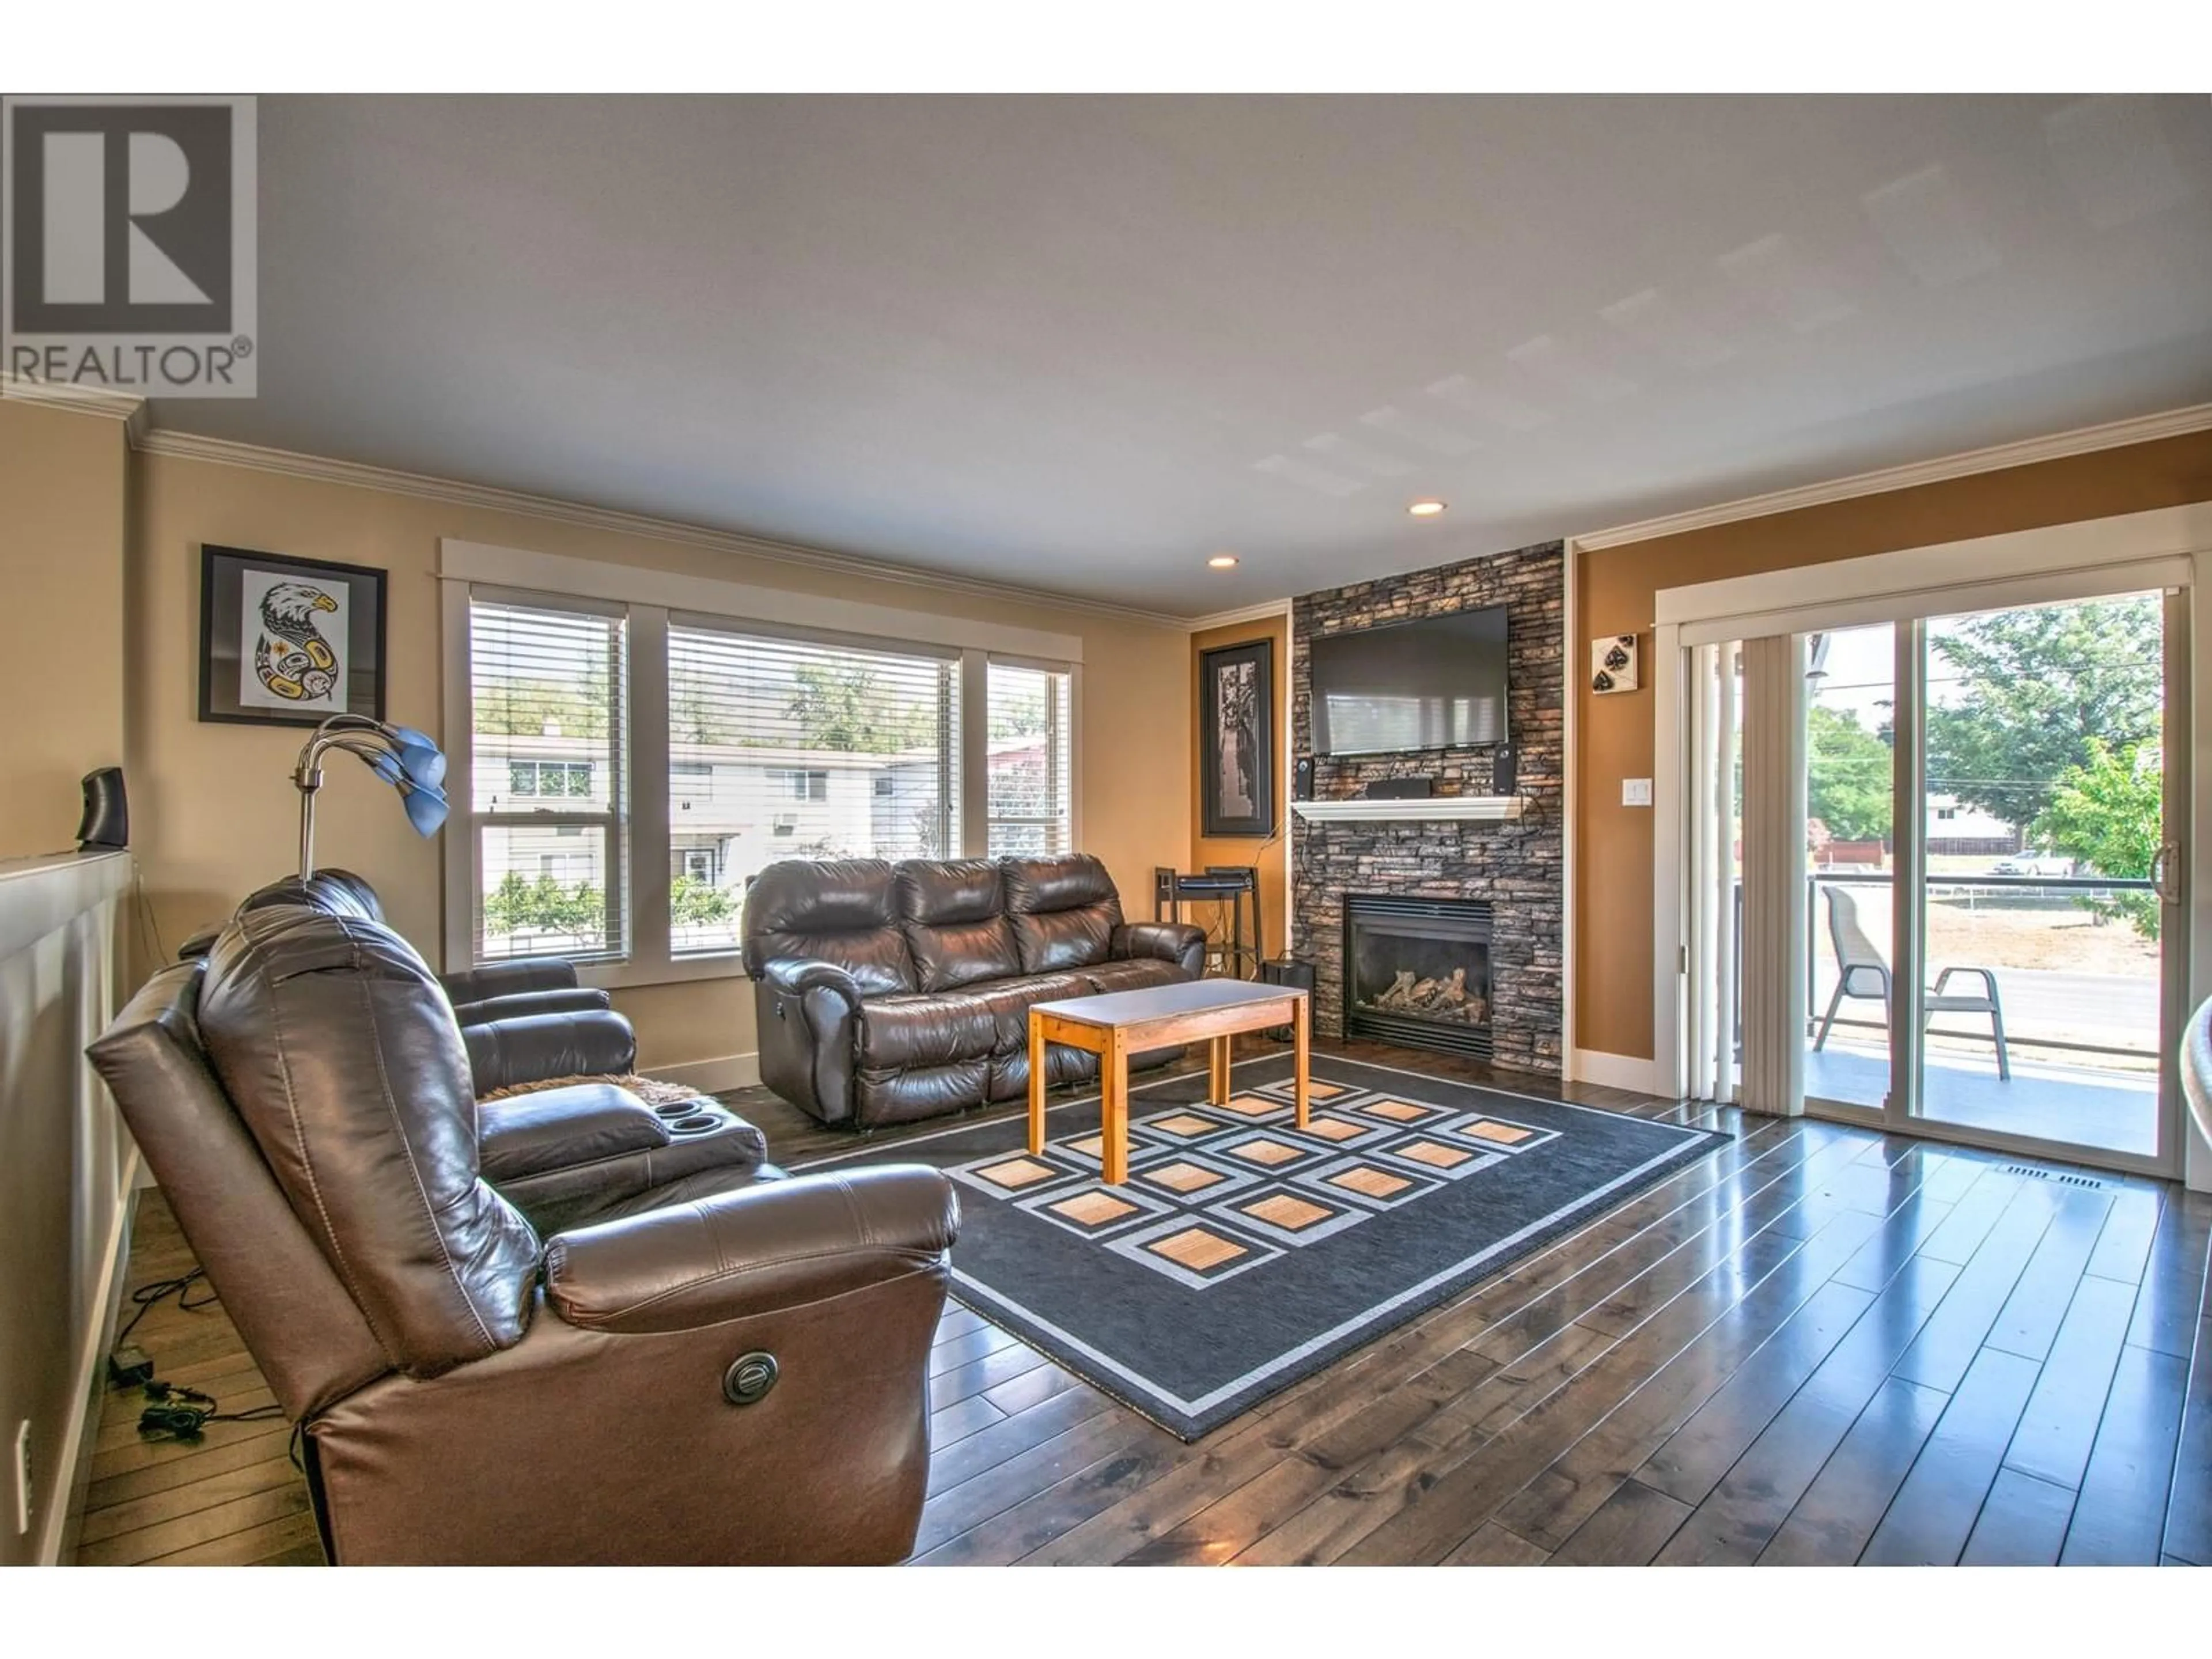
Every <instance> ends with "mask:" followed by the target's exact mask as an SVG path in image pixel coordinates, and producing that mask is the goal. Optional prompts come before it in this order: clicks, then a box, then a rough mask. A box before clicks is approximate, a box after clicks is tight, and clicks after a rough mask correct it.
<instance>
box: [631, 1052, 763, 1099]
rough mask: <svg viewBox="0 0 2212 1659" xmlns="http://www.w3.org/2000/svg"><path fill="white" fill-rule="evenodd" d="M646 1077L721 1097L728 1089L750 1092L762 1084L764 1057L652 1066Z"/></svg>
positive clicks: (731, 1056)
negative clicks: (761, 1061) (749, 1090)
mask: <svg viewBox="0 0 2212 1659" xmlns="http://www.w3.org/2000/svg"><path fill="white" fill-rule="evenodd" d="M645 1074H646V1076H647V1077H649V1078H655V1079H659V1081H661V1082H663V1083H680V1084H682V1085H684V1087H685V1088H687V1089H696V1090H697V1091H699V1092H700V1093H701V1094H702V1095H719V1094H720V1093H722V1092H723V1091H725V1090H728V1089H750V1088H751V1087H752V1086H753V1085H755V1084H757V1083H758V1082H759V1081H760V1080H761V1077H760V1056H759V1055H758V1054H724V1055H722V1056H721V1057H720V1058H719V1059H716V1060H686V1061H684V1064H682V1065H681V1066H647V1067H646V1068H645Z"/></svg>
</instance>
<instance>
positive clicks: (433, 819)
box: [401, 755, 447, 838]
mask: <svg viewBox="0 0 2212 1659" xmlns="http://www.w3.org/2000/svg"><path fill="white" fill-rule="evenodd" d="M438 763H439V767H440V769H441V770H442V769H443V768H444V766H445V757H444V756H442V755H441V756H440V757H438ZM401 798H402V799H403V800H404V803H405V805H406V807H407V822H408V823H411V824H413V825H414V826H415V833H416V835H418V836H423V837H425V838H428V837H429V836H435V835H436V834H437V833H438V828H439V826H440V825H441V824H442V823H445V821H446V813H447V804H446V792H445V791H444V790H442V789H441V788H439V787H437V786H436V785H435V784H420V785H417V786H416V787H413V788H410V789H403V790H402V791H401Z"/></svg>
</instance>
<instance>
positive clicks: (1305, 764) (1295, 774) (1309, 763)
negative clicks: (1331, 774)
mask: <svg viewBox="0 0 2212 1659" xmlns="http://www.w3.org/2000/svg"><path fill="white" fill-rule="evenodd" d="M1313 772H1314V768H1313V757H1312V756H1311V755H1301V756H1299V757H1298V763H1297V765H1296V766H1293V767H1292V768H1291V799H1292V800H1311V799H1313Z"/></svg>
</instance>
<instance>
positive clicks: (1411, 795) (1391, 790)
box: [1360, 778, 1437, 800]
mask: <svg viewBox="0 0 2212 1659" xmlns="http://www.w3.org/2000/svg"><path fill="white" fill-rule="evenodd" d="M1360 793H1362V794H1364V795H1365V796H1366V798H1367V799H1369V800H1426V799H1429V797H1430V796H1431V795H1433V794H1435V793H1437V781H1436V780H1435V779H1434V778H1377V779H1376V780H1375V781H1373V782H1372V783H1370V784H1369V785H1368V786H1367V787H1366V788H1365V789H1364V790H1362V791H1361V792H1360Z"/></svg>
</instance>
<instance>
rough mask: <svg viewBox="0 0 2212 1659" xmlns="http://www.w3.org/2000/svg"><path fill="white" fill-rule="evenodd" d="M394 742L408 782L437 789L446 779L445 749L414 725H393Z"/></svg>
mask: <svg viewBox="0 0 2212 1659" xmlns="http://www.w3.org/2000/svg"><path fill="white" fill-rule="evenodd" d="M392 747H393V749H394V750H396V751H397V753H398V757H399V768H400V770H401V771H403V772H404V773H405V774H406V776H407V781H408V782H410V783H411V784H414V785H416V787H422V786H424V785H428V787H431V788H433V789H435V788H437V787H440V786H441V785H442V784H443V783H444V782H445V781H446V753H445V750H442V749H441V748H439V747H438V745H437V744H435V743H433V742H431V741H430V739H429V738H427V737H425V736H423V735H422V732H417V731H416V729H415V728H414V727H413V726H393V727H392ZM425 833H427V832H425Z"/></svg>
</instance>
